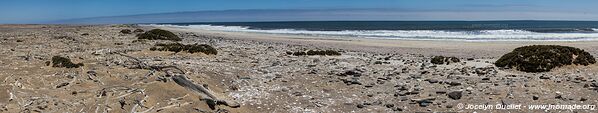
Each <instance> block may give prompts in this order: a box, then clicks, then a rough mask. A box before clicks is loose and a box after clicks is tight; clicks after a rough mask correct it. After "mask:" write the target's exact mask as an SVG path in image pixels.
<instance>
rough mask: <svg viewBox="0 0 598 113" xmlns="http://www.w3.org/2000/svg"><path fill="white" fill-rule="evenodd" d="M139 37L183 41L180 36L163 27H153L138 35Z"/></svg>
mask: <svg viewBox="0 0 598 113" xmlns="http://www.w3.org/2000/svg"><path fill="white" fill-rule="evenodd" d="M137 37H138V39H148V40H172V41H181V40H182V39H181V38H179V36H177V35H175V34H174V33H172V32H170V31H166V30H161V29H153V30H150V31H147V32H145V33H141V34H138V35H137Z"/></svg>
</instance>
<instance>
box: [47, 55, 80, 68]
mask: <svg viewBox="0 0 598 113" xmlns="http://www.w3.org/2000/svg"><path fill="white" fill-rule="evenodd" d="M81 66H83V63H78V64H75V63H73V62H71V59H68V58H65V57H61V56H54V57H52V67H66V68H79V67H81Z"/></svg>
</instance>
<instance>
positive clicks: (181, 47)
mask: <svg viewBox="0 0 598 113" xmlns="http://www.w3.org/2000/svg"><path fill="white" fill-rule="evenodd" d="M150 50H152V51H171V52H176V53H178V52H183V51H184V52H189V53H197V52H201V53H205V54H208V55H216V54H218V51H217V50H216V49H215V48H214V47H212V46H210V45H206V44H192V45H185V44H181V43H169V44H156V45H155V46H154V47H152V48H150Z"/></svg>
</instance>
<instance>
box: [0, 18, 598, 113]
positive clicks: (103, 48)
mask: <svg viewBox="0 0 598 113" xmlns="http://www.w3.org/2000/svg"><path fill="white" fill-rule="evenodd" d="M155 28H159V29H164V30H169V31H172V32H174V33H175V34H176V35H178V36H179V37H181V38H182V39H183V40H182V41H180V43H183V44H195V43H198V44H207V45H211V46H213V47H214V48H215V49H216V50H217V51H218V54H217V55H207V54H202V53H195V54H191V53H185V52H180V53H174V52H167V51H151V50H150V49H149V48H151V47H153V46H154V45H155V44H157V43H172V41H164V40H145V41H136V40H137V37H136V34H139V33H131V34H125V33H120V32H119V31H121V30H123V29H129V30H135V29H143V30H145V31H148V30H151V29H155ZM525 45H565V46H572V47H577V48H581V49H584V50H585V51H587V52H589V53H590V54H592V55H594V56H598V41H496V42H465V41H424V40H390V39H363V38H350V37H324V36H306V35H281V34H259V33H244V32H223V31H208V30H196V29H183V28H175V27H152V26H136V25H0V48H2V49H0V80H3V81H2V83H1V84H0V112H110V113H112V112H166V113H170V112H208V113H209V112H219V113H226V112H233V113H264V112H270V113H286V112H289V113H299V112H302V113H304V112H316V113H318V112H323V113H334V112H343V113H349V112H359V113H369V112H474V111H477V112H595V110H547V111H545V110H531V109H529V108H527V107H526V106H528V105H535V104H539V105H548V104H567V105H570V104H577V105H598V97H597V96H595V95H596V94H598V82H597V81H596V80H598V64H591V65H588V66H575V65H571V66H564V67H560V68H556V69H553V70H552V71H550V72H544V73H525V72H520V71H517V70H513V69H501V68H498V67H496V66H494V64H493V63H494V61H496V60H497V59H498V58H500V57H501V56H502V55H504V54H506V53H508V52H510V51H512V50H513V49H514V48H517V47H521V46H525ZM304 50H334V51H340V53H341V54H342V55H340V56H294V55H289V54H287V53H288V52H296V51H304ZM117 53H118V54H117ZM120 54H123V55H120ZM124 55H127V56H131V57H134V58H138V59H140V60H142V61H144V62H147V64H149V65H171V66H176V67H178V68H181V70H182V71H184V72H183V73H182V74H184V75H186V76H185V77H186V78H187V79H189V80H190V81H192V82H193V83H195V84H200V85H202V86H203V87H206V88H207V89H209V90H210V91H211V92H213V94H214V96H216V97H217V98H220V99H225V100H230V101H231V102H235V103H238V104H239V105H240V106H239V107H231V106H226V105H217V106H216V108H210V107H209V105H208V104H207V103H206V102H205V101H204V100H201V99H200V98H202V96H205V95H201V94H198V93H195V92H193V91H191V90H189V89H187V88H185V87H182V86H181V85H180V84H178V83H176V82H175V81H174V79H168V78H172V77H171V76H170V75H169V74H168V73H164V72H160V71H163V70H159V71H154V70H147V69H134V68H131V65H135V63H134V62H135V60H134V59H131V58H128V57H126V56H124ZM438 55H442V56H455V57H457V58H459V59H460V62H456V63H451V64H448V65H437V64H432V63H430V59H431V58H432V57H433V56H438ZM53 56H63V57H67V58H70V59H71V60H72V61H73V62H75V63H83V64H84V66H82V67H80V68H58V67H52V66H49V65H48V64H47V62H48V61H50V60H51V59H52V57H53ZM467 105H494V106H497V105H504V106H506V105H513V106H516V105H521V106H524V108H522V109H488V110H472V109H467V108H466V107H467ZM463 106H465V108H461V107H463Z"/></svg>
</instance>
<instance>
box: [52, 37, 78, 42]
mask: <svg viewBox="0 0 598 113" xmlns="http://www.w3.org/2000/svg"><path fill="white" fill-rule="evenodd" d="M54 39H65V40H72V41H75V38H73V37H70V36H55V37H54Z"/></svg>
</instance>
